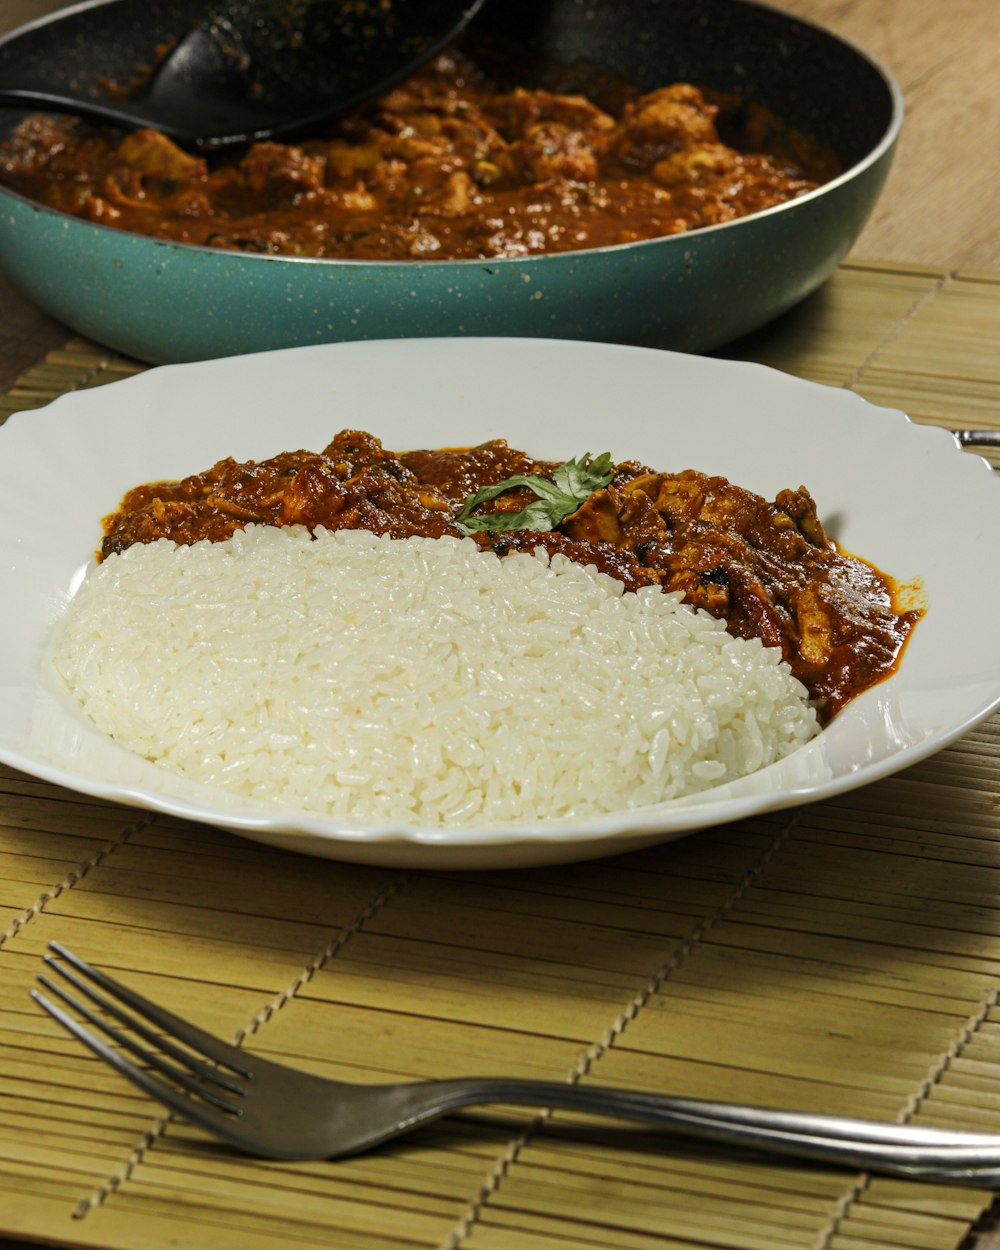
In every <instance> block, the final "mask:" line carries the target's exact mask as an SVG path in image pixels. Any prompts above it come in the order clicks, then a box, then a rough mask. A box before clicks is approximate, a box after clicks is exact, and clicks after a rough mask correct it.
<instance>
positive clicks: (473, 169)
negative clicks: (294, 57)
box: [0, 54, 839, 260]
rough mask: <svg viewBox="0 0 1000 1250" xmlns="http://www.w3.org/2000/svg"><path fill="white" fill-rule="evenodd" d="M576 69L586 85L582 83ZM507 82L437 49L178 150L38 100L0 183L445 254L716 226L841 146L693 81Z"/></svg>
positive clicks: (266, 232) (164, 224)
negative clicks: (308, 112)
mask: <svg viewBox="0 0 1000 1250" xmlns="http://www.w3.org/2000/svg"><path fill="white" fill-rule="evenodd" d="M587 81H588V80H586V79H584V82H585V85H586V84H587ZM567 83H570V84H572V85H576V80H573V79H572V78H566V77H565V75H563V77H562V78H560V77H559V76H558V75H557V76H556V77H555V78H554V79H553V80H552V82H551V84H550V86H546V87H544V88H537V87H532V88H530V89H529V88H527V87H514V88H512V89H507V88H503V89H501V88H499V87H497V86H496V85H495V84H494V82H493V81H491V79H490V77H488V75H487V74H486V73H485V72H483V71H482V70H480V69H478V68H477V67H476V65H474V64H473V63H472V61H470V60H467V59H465V58H464V57H462V56H460V55H458V54H445V55H442V56H440V57H439V58H438V59H437V61H436V62H435V63H434V64H433V65H432V66H431V67H429V68H427V69H425V70H423V71H422V72H421V73H419V74H418V75H417V76H416V77H414V78H413V79H411V80H410V81H408V82H406V83H405V84H403V85H402V86H399V87H398V88H396V89H395V90H393V91H391V92H389V93H388V94H387V95H385V96H384V97H383V98H382V99H380V100H379V101H377V102H376V103H375V104H374V105H373V106H370V107H367V108H365V109H364V110H362V111H359V112H357V113H355V114H353V115H351V116H348V117H345V118H343V119H341V120H340V121H339V122H337V123H336V124H335V125H333V126H332V127H331V128H330V130H329V131H328V133H326V134H323V135H320V136H316V137H312V138H309V139H304V140H302V141H301V142H296V143H277V142H262V143H257V144H254V145H253V146H251V147H249V148H248V149H246V150H245V151H243V152H242V153H240V154H238V155H236V156H221V155H220V156H216V157H212V158H207V157H205V156H202V155H197V154H192V153H189V152H185V151H182V150H181V149H180V148H179V147H177V146H176V145H175V144H174V143H172V142H171V141H170V140H169V139H167V138H166V137H164V136H163V135H161V134H159V133H157V132H155V131H151V130H144V131H139V132H137V133H134V134H125V135H123V134H121V133H120V132H115V131H111V130H103V129H99V128H93V127H89V126H87V125H84V124H82V123H80V122H76V121H70V120H67V119H64V118H54V117H51V116H48V115H42V114H38V115H34V116H31V117H29V118H27V119H25V120H24V121H22V122H21V124H20V125H19V126H18V127H17V129H16V130H15V132H14V133H13V135H12V136H11V137H10V138H9V139H8V141H7V142H6V143H5V144H4V145H3V148H2V151H0V181H2V182H3V184H4V185H6V186H7V187H9V188H11V189H12V190H14V191H16V192H19V193H20V194H22V195H24V196H26V197H28V198H29V199H31V200H34V201H36V202H38V203H41V204H44V205H46V206H48V207H49V208H53V209H57V210H59V211H61V212H65V213H68V214H71V215H73V216H76V217H82V218H85V219H87V220H90V221H94V222H99V223H101V224H103V225H107V226H112V227H115V228H118V229H122V230H129V231H134V232H137V233H140V234H144V235H151V236H154V237H158V238H163V239H170V240H175V241H179V242H182V243H189V244H198V245H204V246H208V247H214V248H222V249H230V250H235V251H244V252H259V253H266V254H277V255H283V256H304V257H336V258H345V259H363V260H445V259H473V258H481V259H488V258H495V257H509V256H515V257H516V256H525V255H533V254H537V253H547V252H567V251H576V250H580V249H584V248H598V247H606V246H610V245H615V244H621V243H631V242H635V241H637V240H642V239H651V238H658V237H662V236H666V235H674V234H678V233H682V232H684V231H687V230H694V229H698V228H700V227H705V226H712V225H717V224H720V223H724V222H727V221H731V220H734V219H736V218H740V217H743V216H746V215H747V214H750V213H754V212H758V211H760V210H762V209H765V208H769V207H771V206H773V205H776V204H780V203H782V202H784V201H787V200H791V199H794V198H795V197H797V196H800V195H802V194H803V193H805V192H807V191H810V190H812V189H813V188H815V187H816V186H818V185H820V184H822V183H823V182H825V181H828V180H829V179H830V178H831V177H833V176H834V175H835V174H836V173H838V172H839V168H838V164H837V161H836V158H835V157H834V156H833V155H832V154H831V153H829V152H828V151H826V150H824V149H821V148H820V147H819V145H817V144H815V143H813V142H812V141H810V140H809V139H808V138H807V137H805V136H804V135H802V134H799V133H797V132H795V131H793V130H792V129H790V128H789V127H788V126H785V125H783V124H781V123H780V122H779V121H778V120H777V119H775V118H774V117H772V116H770V115H769V114H768V113H766V112H765V111H764V110H762V109H754V108H749V107H743V106H741V105H739V104H737V103H735V102H733V101H726V100H722V99H717V98H715V97H713V96H712V95H711V94H710V93H708V92H706V91H703V90H701V89H699V88H698V87H697V86H693V85H691V84H687V83H674V84H671V85H666V86H663V87H662V88H660V89H658V90H654V91H651V92H648V93H646V94H641V93H640V92H639V91H638V90H637V89H634V88H631V87H629V86H628V85H627V84H623V83H620V82H617V81H614V82H611V81H610V80H608V79H607V78H606V76H603V77H602V76H597V77H595V79H594V83H595V89H594V90H593V92H590V91H588V92H587V93H586V94H585V93H581V92H580V91H578V90H567V89H560V88H564V87H565V86H566V84H567Z"/></svg>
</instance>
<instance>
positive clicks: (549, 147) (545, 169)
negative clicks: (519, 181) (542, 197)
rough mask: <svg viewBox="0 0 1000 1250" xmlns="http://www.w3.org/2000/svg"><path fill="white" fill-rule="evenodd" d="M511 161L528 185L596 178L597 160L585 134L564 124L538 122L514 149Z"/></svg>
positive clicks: (586, 180)
mask: <svg viewBox="0 0 1000 1250" xmlns="http://www.w3.org/2000/svg"><path fill="white" fill-rule="evenodd" d="M510 154H511V158H512V159H513V161H514V162H515V164H516V165H518V166H520V168H521V169H522V171H523V173H522V177H523V179H524V181H526V182H533V183H538V182H550V181H551V180H552V179H554V178H568V179H570V180H571V181H572V182H591V181H593V179H594V178H596V177H597V172H598V165H597V156H596V154H595V152H594V149H593V147H592V146H591V141H590V139H589V138H588V136H587V135H586V133H585V132H584V131H582V130H572V129H570V127H568V126H565V125H563V124H562V123H561V122H553V121H547V122H538V123H537V124H536V125H534V126H531V127H529V128H528V130H527V132H526V133H525V136H524V138H523V139H521V140H519V142H517V143H515V144H514V145H513V146H512V148H511V153H510Z"/></svg>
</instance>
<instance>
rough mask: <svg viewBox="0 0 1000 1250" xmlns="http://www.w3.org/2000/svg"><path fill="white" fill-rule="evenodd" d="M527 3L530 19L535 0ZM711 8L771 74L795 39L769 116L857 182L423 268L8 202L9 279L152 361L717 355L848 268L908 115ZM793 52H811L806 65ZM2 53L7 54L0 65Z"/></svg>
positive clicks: (676, 17) (780, 30)
mask: <svg viewBox="0 0 1000 1250" xmlns="http://www.w3.org/2000/svg"><path fill="white" fill-rule="evenodd" d="M517 2H518V3H522V7H523V3H526V0H517ZM513 3H514V0H508V2H507V5H506V7H505V6H503V5H501V7H500V8H499V9H494V10H491V8H490V6H489V5H487V6H486V7H485V8H484V10H483V12H484V14H489V13H491V12H494V13H500V14H502V15H503V17H504V20H507V19H508V17H509V14H510V13H511V12H512V9H511V7H510V6H511V5H512V4H513ZM706 5H707V7H708V8H709V9H713V8H714V9H715V10H718V15H717V16H718V21H719V22H722V21H723V20H725V21H727V22H729V23H730V26H731V28H732V30H733V31H735V32H736V34H737V35H738V36H739V37H740V38H741V39H743V40H751V39H753V40H756V41H757V47H758V51H757V52H755V53H753V55H752V56H751V55H748V56H747V57H746V63H748V64H757V63H758V62H759V61H760V60H761V58H762V56H763V53H762V52H761V51H760V49H761V48H763V49H766V50H767V51H768V53H769V55H772V56H774V57H778V56H779V53H778V52H776V51H773V50H772V48H773V46H776V45H774V41H775V39H776V38H777V36H778V35H779V34H780V35H781V36H783V37H784V42H783V43H782V44H781V49H782V51H781V53H780V55H781V57H782V58H784V60H783V61H782V64H784V61H785V60H787V61H789V65H788V66H786V67H785V70H783V71H782V72H787V73H789V74H790V73H792V72H793V71H794V73H795V74H796V75H797V77H796V78H795V80H794V81H793V82H792V81H790V82H789V83H788V84H785V85H783V87H782V90H783V92H784V94H785V96H786V102H785V108H784V109H783V110H782V109H781V103H780V101H775V100H772V101H770V102H769V103H770V104H771V106H772V107H776V111H780V112H782V115H784V116H786V117H791V118H795V120H796V121H799V118H800V117H803V120H802V121H801V122H800V123H799V124H802V125H803V126H804V127H809V126H812V130H813V133H816V134H818V135H819V136H820V137H823V138H825V139H827V140H828V141H830V142H831V143H833V144H834V145H835V146H836V147H837V150H838V151H840V152H841V153H842V156H843V158H844V161H845V166H846V170H845V172H844V173H843V174H841V175H840V176H839V177H838V178H836V179H834V180H833V181H832V182H830V183H828V184H826V185H825V186H823V187H821V188H819V189H818V190H815V191H812V192H810V193H808V194H806V195H804V196H802V197H800V198H799V199H797V200H793V201H790V202H789V203H786V204H782V205H779V206H777V207H775V208H772V209H768V210H766V211H764V212H762V213H758V214H755V215H753V216H750V217H745V218H742V219H740V220H738V221H732V222H728V223H726V224H724V225H720V226H713V227H709V228H707V229H702V230H697V231H692V232H691V233H689V234H683V235H673V236H670V237H667V238H661V239H652V240H648V241H645V242H642V243H633V244H627V245H622V246H618V247H611V248H605V249H594V250H590V251H581V252H569V253H563V254H555V255H547V256H535V257H523V258H521V257H518V258H509V259H508V258H505V259H500V260H484V261H478V260H476V261H473V260H463V261H403V262H399V261H377V262H369V261H339V260H311V259H300V258H286V257H280V256H262V255H257V254H246V253H235V252H229V251H218V250H215V249H211V248H201V247H192V246H190V245H186V244H174V243H169V242H164V241H161V240H157V239H153V238H149V237H146V236H141V235H136V234H129V233H125V232H123V231H117V230H114V229H111V228H109V227H106V226H99V225H94V224H92V223H89V222H85V221H82V220H78V219H75V218H71V217H68V216H65V215H63V214H61V213H58V212H55V211H52V210H49V209H45V208H42V207H40V206H38V205H37V204H33V203H31V202H29V201H27V200H25V199H23V198H22V197H20V196H18V195H15V194H13V193H12V192H9V191H6V190H3V189H2V188H0V265H2V266H3V267H4V269H5V270H6V271H7V273H8V274H9V275H10V277H11V278H12V279H13V281H14V282H15V283H16V284H18V285H19V286H20V287H21V288H22V289H23V290H24V292H25V293H26V294H27V295H28V296H29V297H30V298H31V299H32V300H33V301H34V302H35V303H36V304H38V305H39V306H40V307H41V308H43V309H44V310H45V311H46V312H48V313H49V314H51V315H52V316H53V317H55V318H56V319H58V320H60V321H62V322H64V323H65V324H66V325H67V326H68V327H70V328H72V329H73V330H74V331H77V332H79V333H81V334H84V335H87V336H88V337H90V338H93V339H95V340H97V341H98V342H101V343H104V344H107V345H108V346H110V347H113V348H115V349H117V350H119V351H121V352H124V353H127V354H128V355H130V356H134V357H136V358H138V359H140V360H144V361H149V362H151V363H171V362H180V361H190V360H199V359H207V358H211V357H217V356H226V355H236V354H242V353H246V352H254V351H266V350H270V349H274V348H281V347H292V346H301V345H307V344H313V343H323V342H337V341H346V340H354V339H385V338H402V337H415V338H419V337H428V336H462V335H468V336H494V335H502V336H516V337H523V336H528V337H549V338H563V339H588V340H599V341H607V342H615V343H632V344H638V345H643V346H655V347H663V348H670V349H673V350H680V351H687V352H705V351H709V350H711V349H713V348H716V347H719V346H721V345H722V344H725V343H728V342H730V341H732V340H733V339H735V338H738V337H740V336H741V335H743V334H746V333H748V332H750V331H752V330H754V329H756V328H758V327H760V326H761V325H764V324H765V323H767V322H769V321H771V320H772V319H773V318H775V317H777V316H779V315H780V314H781V313H783V312H785V311H786V310H787V309H789V308H791V307H792V306H794V305H795V304H796V303H798V302H799V301H800V300H802V299H803V298H804V297H805V296H807V295H808V294H810V292H812V291H814V290H815V289H816V288H817V287H818V286H819V285H820V284H821V283H822V282H823V281H824V280H825V279H826V278H827V277H828V276H829V274H830V273H831V272H832V270H833V269H834V268H835V267H836V266H837V265H838V264H839V263H840V261H841V260H843V258H844V257H845V256H846V254H847V253H848V251H849V250H850V248H851V246H852V244H853V242H854V241H855V239H856V238H857V236H858V234H859V233H860V231H861V229H862V228H863V226H864V224H865V222H866V221H867V219H868V217H869V215H870V213H871V211H872V209H873V208H874V206H875V203H876V201H877V200H878V197H879V194H880V192H881V191H882V188H883V185H884V183H885V179H886V176H887V174H888V171H889V167H890V164H891V162H892V158H893V155H894V152H895V148H896V144H897V140H898V136H899V130H900V126H901V124H902V101H901V95H900V92H899V89H898V87H897V86H896V84H895V82H894V81H893V79H892V77H891V75H889V74H888V73H887V71H885V70H884V69H883V68H882V67H881V66H879V65H878V64H877V63H876V62H874V61H873V60H872V59H871V58H869V57H868V56H867V55H866V54H865V53H863V52H861V51H860V50H858V49H856V48H854V47H853V46H852V45H850V44H847V43H845V42H844V41H843V40H840V39H838V38H836V37H834V36H832V35H829V34H828V33H827V32H825V31H822V30H821V29H820V28H818V27H814V26H810V25H807V24H805V23H801V22H798V21H794V20H793V19H790V18H788V17H787V16H786V15H784V14H780V13H778V12H777V11H776V10H771V9H767V8H765V7H764V6H761V5H756V4H749V3H746V2H745V0H704V4H703V5H702V6H701V7H700V8H699V11H701V9H702V8H704V7H705V6H706ZM85 7H88V6H85ZM95 7H98V8H102V9H103V7H104V6H103V5H98V6H95ZM611 7H614V6H611ZM642 7H643V6H641V5H640V6H639V8H640V9H642ZM538 8H539V12H541V11H543V10H545V11H546V12H548V18H547V19H546V20H547V21H548V23H549V26H546V27H545V29H543V31H542V34H543V35H544V36H545V37H546V38H547V39H554V38H555V35H553V34H552V33H551V31H555V32H557V34H558V40H557V43H559V46H557V47H555V48H554V51H555V52H557V53H563V54H565V55H570V54H573V53H578V52H580V51H581V49H580V48H578V47H577V46H576V44H575V43H573V42H572V40H570V44H568V45H567V46H566V47H565V48H563V47H562V44H561V41H562V40H563V39H564V31H565V30H567V29H569V30H570V31H571V33H572V35H573V39H578V38H579V37H580V33H579V32H578V31H575V32H574V31H573V30H572V22H573V21H580V20H582V19H578V18H576V16H575V14H577V13H578V12H579V11H581V10H580V6H575V7H574V6H573V5H572V4H570V3H569V0H553V3H550V4H549V5H548V6H547V7H546V5H544V4H542V5H540V6H538ZM564 10H565V11H564ZM647 10H648V13H647V15H648V14H652V15H653V16H656V14H657V12H658V11H659V17H658V19H657V20H658V21H659V22H660V24H661V26H662V27H663V30H662V31H661V37H662V38H663V39H664V40H666V41H667V42H669V35H670V31H671V29H672V26H671V24H672V23H676V22H680V21H681V20H689V19H683V15H684V14H685V13H688V12H689V10H688V9H685V7H684V6H683V5H682V4H681V5H678V4H675V3H674V0H663V2H662V3H656V2H654V0H649V3H648V6H647V9H645V10H643V12H647ZM532 11H533V12H534V10H532ZM675 11H676V12H675ZM595 12H596V14H597V15H598V17H599V18H600V17H601V15H602V14H604V15H605V16H607V15H608V14H609V13H610V8H607V7H606V6H601V5H596V6H591V8H589V9H587V14H588V21H590V22H591V24H592V20H591V19H592V18H593V14H594V13H595ZM612 17H613V15H612ZM612 17H608V20H612ZM549 27H551V31H550V30H549ZM699 30H700V28H699ZM49 33H51V32H49ZM695 33H696V34H697V35H698V37H699V38H704V39H706V40H708V41H709V46H710V48H711V49H712V55H713V56H718V55H719V52H718V44H719V40H720V38H722V37H723V36H724V34H725V32H724V31H722V30H721V29H720V28H719V27H718V26H717V25H716V26H709V27H708V28H706V32H705V33H704V35H701V34H698V32H695ZM584 34H586V35H587V37H588V38H591V39H593V40H594V41H595V48H597V47H600V48H604V47H610V46H611V45H610V44H609V43H608V42H607V40H608V32H602V31H600V30H598V31H596V32H592V31H591V30H590V26H589V25H588V26H587V27H586V29H585V31H584ZM689 34H690V32H689ZM692 37H693V36H692ZM734 37H735V36H734ZM671 46H672V45H671ZM789 47H790V48H792V49H793V50H794V49H795V48H800V49H801V51H800V52H799V53H798V54H797V56H796V57H789V55H788V53H787V48H789ZM582 51H583V52H587V51H588V49H587V48H585V47H584V48H583V49H582ZM689 51H690V50H689ZM2 54H3V46H2V44H0V62H2ZM710 61H711V58H709V60H708V61H706V62H705V64H704V65H701V64H699V65H698V66H696V67H695V68H696V69H697V70H698V72H700V73H703V74H705V75H712V74H715V75H716V80H717V81H722V80H721V79H719V78H718V77H717V76H718V74H720V73H722V70H718V69H713V67H712V65H711V63H710ZM813 67H815V72H811V71H812V69H813ZM616 68H620V69H621V70H623V71H624V70H625V69H627V68H628V67H627V66H626V65H624V64H623V65H622V66H621V67H616ZM644 72H645V73H646V74H647V75H651V74H653V73H654V72H656V71H653V70H649V69H647V70H645V71H644ZM741 72H742V70H741ZM772 77H774V75H772ZM692 78H693V79H695V80H699V79H698V78H697V77H696V75H695V74H692ZM767 81H768V82H770V81H771V78H770V77H769V78H768V79H767ZM724 85H725V84H724ZM807 92H810V93H812V94H811V96H810V98H809V99H806V93H807ZM852 109H853V110H854V111H853V113H852V112H851V110H852ZM831 127H832V129H831Z"/></svg>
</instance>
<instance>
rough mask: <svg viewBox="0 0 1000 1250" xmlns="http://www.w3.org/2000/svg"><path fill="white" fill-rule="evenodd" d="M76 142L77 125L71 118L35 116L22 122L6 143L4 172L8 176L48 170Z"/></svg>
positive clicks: (0, 162)
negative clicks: (74, 126) (75, 130)
mask: <svg viewBox="0 0 1000 1250" xmlns="http://www.w3.org/2000/svg"><path fill="white" fill-rule="evenodd" d="M73 142H74V135H73V123H72V122H71V121H70V119H69V118H67V117H53V116H51V115H50V114H49V113H32V114H31V115H30V116H28V117H26V118H25V119H24V120H23V121H21V122H18V124H17V126H15V128H14V130H13V132H12V133H11V135H10V137H9V138H8V139H7V141H6V142H5V143H4V145H3V148H2V158H0V169H2V170H3V172H4V173H7V174H18V173H27V172H30V171H33V170H38V169H44V168H45V166H46V165H49V164H51V162H52V161H53V159H54V158H56V157H58V155H59V154H60V153H61V152H63V151H64V150H65V149H66V147H67V146H68V145H69V144H71V143H73Z"/></svg>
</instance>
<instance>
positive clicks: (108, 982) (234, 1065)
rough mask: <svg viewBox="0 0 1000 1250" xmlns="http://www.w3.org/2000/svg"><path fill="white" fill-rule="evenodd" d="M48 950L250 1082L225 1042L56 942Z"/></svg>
mask: <svg viewBox="0 0 1000 1250" xmlns="http://www.w3.org/2000/svg"><path fill="white" fill-rule="evenodd" d="M49 949H50V950H53V951H55V953H56V954H57V955H58V956H59V957H60V958H61V959H64V960H65V961H66V962H67V963H68V964H71V965H72V966H73V967H74V968H75V969H76V971H77V972H79V973H81V974H82V975H83V976H84V977H86V978H87V979H88V980H89V981H93V982H94V984H95V985H99V986H100V987H101V989H102V990H105V991H106V992H107V993H108V994H110V995H111V996H112V997H113V998H117V999H118V1000H119V1002H123V1003H125V1004H126V1005H127V1006H129V1007H131V1008H132V1009H133V1011H137V1012H138V1013H139V1015H140V1016H144V1017H145V1019H147V1020H149V1021H150V1022H151V1023H153V1024H155V1025H157V1026H158V1027H159V1028H161V1029H163V1030H164V1031H165V1032H166V1033H169V1034H170V1036H171V1037H175V1038H177V1039H178V1040H179V1041H182V1042H184V1044H185V1045H186V1046H190V1047H191V1049H192V1050H196V1051H198V1052H199V1054H202V1055H205V1056H206V1057H207V1058H209V1059H212V1060H214V1061H215V1062H216V1063H221V1064H224V1065H225V1066H226V1067H227V1068H229V1069H230V1070H231V1071H233V1072H236V1073H238V1074H239V1075H240V1076H242V1077H245V1078H246V1079H247V1080H251V1079H252V1075H253V1074H252V1073H251V1071H250V1069H249V1068H248V1066H247V1061H246V1057H245V1056H244V1055H243V1052H242V1051H240V1050H238V1049H237V1048H236V1047H235V1046H230V1045H229V1044H228V1043H227V1042H223V1041H220V1039H219V1038H217V1037H213V1036H212V1034H211V1033H206V1032H205V1030H204V1029H199V1028H198V1027H197V1025H194V1024H191V1023H189V1022H188V1021H187V1020H184V1019H182V1018H181V1017H180V1016H175V1015H174V1013H173V1012H172V1011H167V1010H166V1008H164V1007H159V1006H157V1004H156V1003H151V1002H150V1001H149V999H148V998H143V997H142V995H141V994H137V993H136V992H135V990H130V989H129V988H128V986H126V985H122V984H120V982H118V981H115V980H114V979H113V978H112V977H109V976H108V975H107V973H104V972H100V971H99V970H98V969H97V968H92V967H91V965H90V964H88V963H87V962H86V961H85V960H83V959H81V958H80V957H79V955H74V954H73V952H72V951H69V950H67V949H66V948H65V947H64V946H61V945H60V944H59V943H58V942H50V943H49ZM47 962H48V963H49V964H50V965H51V966H52V967H53V968H55V969H56V970H57V971H59V972H60V973H61V974H62V975H64V976H65V971H64V970H63V969H62V968H60V967H59V965H58V964H56V963H54V961H52V960H51V959H47ZM67 979H70V978H67ZM74 983H75V984H76V985H77V987H78V988H81V989H84V992H85V993H88V994H89V993H90V992H89V990H86V989H85V987H84V986H82V985H81V983H80V982H78V981H75V982H74ZM91 997H92V995H91ZM147 1040H148V1039H147Z"/></svg>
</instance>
